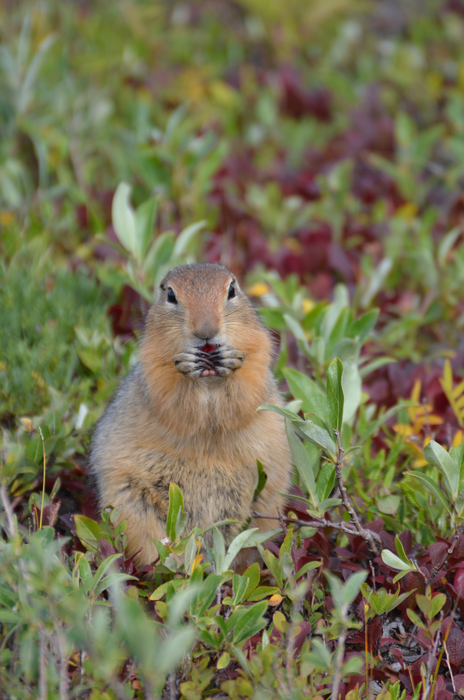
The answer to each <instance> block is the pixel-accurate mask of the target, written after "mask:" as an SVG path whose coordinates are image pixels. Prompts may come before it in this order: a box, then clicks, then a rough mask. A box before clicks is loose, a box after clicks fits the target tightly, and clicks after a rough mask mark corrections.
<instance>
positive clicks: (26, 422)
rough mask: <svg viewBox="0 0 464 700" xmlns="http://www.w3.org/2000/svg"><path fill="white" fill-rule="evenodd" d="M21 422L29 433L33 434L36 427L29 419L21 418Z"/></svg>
mask: <svg viewBox="0 0 464 700" xmlns="http://www.w3.org/2000/svg"><path fill="white" fill-rule="evenodd" d="M19 422H20V423H21V424H22V425H23V426H24V427H25V428H26V430H27V432H28V433H30V432H32V429H33V427H34V426H33V425H32V421H31V420H30V419H29V418H20V419H19Z"/></svg>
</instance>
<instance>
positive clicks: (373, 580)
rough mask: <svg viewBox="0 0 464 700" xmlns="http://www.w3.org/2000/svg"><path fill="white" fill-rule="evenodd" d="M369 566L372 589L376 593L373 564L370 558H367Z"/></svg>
mask: <svg viewBox="0 0 464 700" xmlns="http://www.w3.org/2000/svg"><path fill="white" fill-rule="evenodd" d="M369 567H370V570H371V576H372V588H373V590H374V593H376V587H375V571H374V564H373V563H372V561H371V560H370V559H369Z"/></svg>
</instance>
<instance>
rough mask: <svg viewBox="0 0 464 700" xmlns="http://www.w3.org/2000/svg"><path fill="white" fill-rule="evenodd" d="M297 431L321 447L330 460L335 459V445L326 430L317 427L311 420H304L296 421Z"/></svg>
mask: <svg viewBox="0 0 464 700" xmlns="http://www.w3.org/2000/svg"><path fill="white" fill-rule="evenodd" d="M297 429H298V432H301V433H303V435H304V436H305V437H306V438H307V439H308V440H310V441H311V442H312V443H313V444H314V445H317V446H318V447H321V448H322V449H323V450H324V451H325V452H326V454H328V456H329V458H330V459H331V460H332V461H334V462H335V461H336V456H335V455H336V454H337V451H338V450H337V446H336V445H335V443H334V441H333V440H332V438H331V437H330V435H329V433H328V432H327V430H324V428H321V427H319V426H318V425H316V423H313V421H311V420H306V421H304V422H303V423H298V426H297Z"/></svg>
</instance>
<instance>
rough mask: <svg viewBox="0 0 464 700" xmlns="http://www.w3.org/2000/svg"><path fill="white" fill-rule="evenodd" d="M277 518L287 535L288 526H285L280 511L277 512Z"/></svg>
mask: <svg viewBox="0 0 464 700" xmlns="http://www.w3.org/2000/svg"><path fill="white" fill-rule="evenodd" d="M277 516H278V518H279V523H280V527H281V528H282V530H283V531H284V534H287V525H286V524H285V518H284V517H283V516H282V513H281V512H280V510H277Z"/></svg>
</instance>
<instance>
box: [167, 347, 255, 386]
mask: <svg viewBox="0 0 464 700" xmlns="http://www.w3.org/2000/svg"><path fill="white" fill-rule="evenodd" d="M171 359H172V361H173V363H174V366H175V368H176V370H177V371H178V372H180V373H181V374H184V375H185V376H187V377H190V378H191V379H199V378H200V377H209V376H211V377H213V376H216V377H217V376H219V377H227V376H229V375H231V374H232V373H233V372H235V371H236V370H237V369H240V367H242V365H243V361H244V359H245V353H244V352H242V351H241V350H235V349H234V348H232V347H231V346H230V345H223V346H220V347H218V348H217V349H216V350H214V351H213V352H204V351H203V350H201V349H200V348H189V350H188V351H187V352H181V353H179V354H178V355H174V357H172V358H171Z"/></svg>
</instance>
